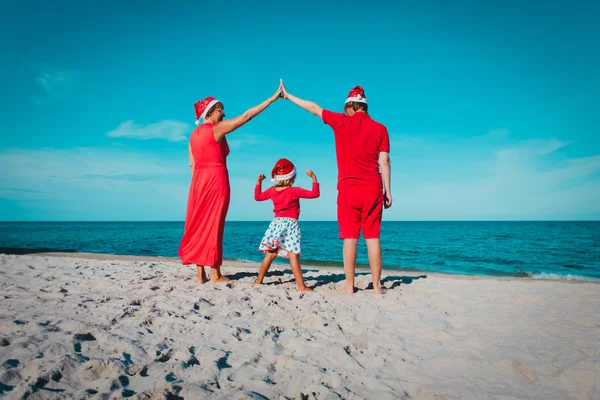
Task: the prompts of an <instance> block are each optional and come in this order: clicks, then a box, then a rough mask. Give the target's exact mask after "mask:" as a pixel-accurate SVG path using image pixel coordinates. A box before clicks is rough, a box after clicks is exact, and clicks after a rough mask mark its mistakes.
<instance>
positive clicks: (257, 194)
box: [254, 174, 271, 201]
mask: <svg viewBox="0 0 600 400" xmlns="http://www.w3.org/2000/svg"><path fill="white" fill-rule="evenodd" d="M265 178H266V176H264V175H263V174H258V178H257V179H256V186H255V187H254V200H256V201H265V200H269V199H270V198H271V190H270V188H269V189H267V190H265V191H264V192H263V191H262V181H264V180H265Z"/></svg>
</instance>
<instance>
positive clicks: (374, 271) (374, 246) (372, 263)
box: [365, 238, 387, 294]
mask: <svg viewBox="0 0 600 400" xmlns="http://www.w3.org/2000/svg"><path fill="white" fill-rule="evenodd" d="M365 241H366V242H367V252H368V255H369V267H371V275H372V277H373V290H374V291H375V293H377V294H385V293H386V292H387V289H384V288H382V287H381V243H380V242H379V238H377V239H365Z"/></svg>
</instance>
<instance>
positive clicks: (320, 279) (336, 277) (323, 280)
mask: <svg viewBox="0 0 600 400" xmlns="http://www.w3.org/2000/svg"><path fill="white" fill-rule="evenodd" d="M314 271H318V270H314V269H308V270H302V274H303V275H304V279H305V281H306V282H307V285H308V286H310V287H311V288H313V289H315V288H318V287H320V286H324V285H329V284H336V283H339V282H342V281H344V280H346V275H345V274H343V273H342V274H327V275H319V276H306V273H307V272H314ZM257 275H258V271H256V272H236V273H235V274H231V275H227V277H228V278H229V279H231V280H238V279H243V278H251V277H253V278H256V276H257ZM284 275H292V276H293V273H292V270H291V269H284V270H281V271H271V272H268V273H267V276H266V279H267V280H269V278H273V277H277V276H284ZM370 275H371V273H370V272H357V273H356V274H355V276H356V277H358V276H370ZM425 278H427V275H416V276H415V275H406V276H403V275H398V276H386V277H385V278H383V279H382V280H381V283H383V286H384V287H385V288H387V289H388V290H391V289H395V288H397V287H398V286H400V285H410V284H411V283H413V281H415V280H417V279H425ZM293 282H295V280H294V279H289V280H285V281H283V280H280V281H275V282H265V283H264V284H265V285H274V286H277V285H282V284H284V283H293ZM313 282H316V283H313ZM366 289H367V290H371V289H373V283H372V282H371V283H369V286H367V288H366Z"/></svg>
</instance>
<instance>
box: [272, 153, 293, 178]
mask: <svg viewBox="0 0 600 400" xmlns="http://www.w3.org/2000/svg"><path fill="white" fill-rule="evenodd" d="M294 176H296V167H295V166H294V164H292V162H291V161H290V160H287V159H285V158H282V159H280V160H278V161H277V163H275V166H274V167H273V170H272V171H271V181H273V182H274V181H275V180H278V181H285V180H286V179H291V178H293V177H294Z"/></svg>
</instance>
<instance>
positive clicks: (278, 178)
mask: <svg viewBox="0 0 600 400" xmlns="http://www.w3.org/2000/svg"><path fill="white" fill-rule="evenodd" d="M294 176H296V168H294V169H293V170H292V172H290V173H289V174H285V175H275V179H273V178H271V182H275V180H278V181H285V180H286V179H291V178H293V177H294Z"/></svg>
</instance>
